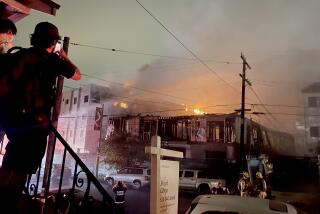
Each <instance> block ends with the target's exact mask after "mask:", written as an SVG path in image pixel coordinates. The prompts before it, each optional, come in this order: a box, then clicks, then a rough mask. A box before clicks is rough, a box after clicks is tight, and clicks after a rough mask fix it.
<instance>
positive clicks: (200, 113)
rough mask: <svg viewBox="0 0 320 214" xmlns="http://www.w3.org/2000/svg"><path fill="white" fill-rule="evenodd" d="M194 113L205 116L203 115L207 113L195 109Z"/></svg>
mask: <svg viewBox="0 0 320 214" xmlns="http://www.w3.org/2000/svg"><path fill="white" fill-rule="evenodd" d="M193 113H195V114H196V115H203V114H205V112H204V111H201V110H200V109H197V108H196V109H193Z"/></svg>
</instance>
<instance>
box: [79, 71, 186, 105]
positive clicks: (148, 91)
mask: <svg viewBox="0 0 320 214" xmlns="http://www.w3.org/2000/svg"><path fill="white" fill-rule="evenodd" d="M82 75H83V76H85V77H89V78H93V79H96V80H100V81H103V82H107V83H111V84H116V85H121V86H122V87H128V88H133V89H136V90H140V91H144V92H147V93H152V94H158V95H162V96H167V97H171V98H175V99H179V100H184V101H187V100H189V99H186V98H182V97H177V96H173V95H171V94H166V93H162V92H159V91H154V90H149V89H144V88H140V87H136V86H125V85H124V84H123V83H121V82H115V81H110V80H105V79H102V78H98V77H94V76H91V75H88V74H85V73H82ZM189 101H191V100H189Z"/></svg>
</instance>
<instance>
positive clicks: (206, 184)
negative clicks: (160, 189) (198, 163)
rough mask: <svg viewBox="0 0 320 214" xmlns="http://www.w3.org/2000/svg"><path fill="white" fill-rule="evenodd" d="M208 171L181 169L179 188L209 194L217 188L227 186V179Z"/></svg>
mask: <svg viewBox="0 0 320 214" xmlns="http://www.w3.org/2000/svg"><path fill="white" fill-rule="evenodd" d="M216 177H217V176H215V175H211V174H210V173H208V172H203V171H200V170H194V169H185V170H180V171H179V189H180V190H189V191H193V192H195V193H198V194H209V193H211V192H212V191H213V190H214V189H215V188H223V189H225V188H226V180H225V179H221V178H216Z"/></svg>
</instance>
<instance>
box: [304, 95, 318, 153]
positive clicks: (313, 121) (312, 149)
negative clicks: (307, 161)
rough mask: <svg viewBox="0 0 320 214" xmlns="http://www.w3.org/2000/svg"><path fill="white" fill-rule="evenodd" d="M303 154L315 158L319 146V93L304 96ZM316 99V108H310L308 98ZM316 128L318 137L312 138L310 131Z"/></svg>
mask: <svg viewBox="0 0 320 214" xmlns="http://www.w3.org/2000/svg"><path fill="white" fill-rule="evenodd" d="M304 97H305V99H304V106H305V123H306V124H305V154H306V155H307V156H316V154H317V152H318V151H317V150H318V147H319V146H320V93H307V94H305V96H304ZM311 97H317V98H318V100H319V102H318V103H317V106H315V107H312V106H310V103H309V98H311ZM315 127H318V132H319V135H318V136H312V133H311V129H312V128H315Z"/></svg>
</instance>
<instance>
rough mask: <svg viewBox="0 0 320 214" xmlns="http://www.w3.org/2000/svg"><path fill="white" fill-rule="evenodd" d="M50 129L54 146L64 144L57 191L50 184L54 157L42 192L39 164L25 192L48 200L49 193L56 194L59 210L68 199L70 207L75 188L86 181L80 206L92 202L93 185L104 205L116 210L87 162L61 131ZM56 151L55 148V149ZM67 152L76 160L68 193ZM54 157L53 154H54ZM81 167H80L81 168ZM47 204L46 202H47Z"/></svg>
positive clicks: (30, 176)
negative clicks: (65, 179) (66, 189)
mask: <svg viewBox="0 0 320 214" xmlns="http://www.w3.org/2000/svg"><path fill="white" fill-rule="evenodd" d="M50 131H51V132H52V133H53V135H54V136H55V138H54V146H56V141H57V140H58V141H59V142H60V143H61V144H62V146H63V156H62V163H61V169H60V176H58V177H59V182H58V183H59V185H58V190H57V192H56V193H54V194H53V192H52V191H50V184H51V177H52V170H53V158H52V160H51V163H50V167H49V168H50V170H49V175H48V179H49V180H48V182H47V185H46V186H45V188H44V189H43V188H42V192H41V193H40V195H39V185H40V177H41V175H40V174H41V166H39V169H38V171H37V173H36V180H33V181H32V180H31V178H32V175H29V176H28V179H27V183H26V188H25V193H26V194H27V195H29V196H31V197H33V198H39V197H42V198H44V199H45V201H47V200H46V199H48V197H49V194H50V195H55V204H54V209H55V210H56V211H58V210H59V207H61V206H62V204H63V203H65V201H66V200H69V202H68V203H69V207H70V204H71V203H72V200H74V199H75V198H74V197H75V194H76V192H75V190H76V188H83V186H84V184H85V183H86V184H87V186H86V188H85V190H84V194H83V196H81V201H80V202H79V203H77V204H78V206H85V205H86V204H88V203H90V201H92V199H93V197H92V196H91V195H90V190H91V186H92V185H93V188H94V190H95V191H97V192H98V193H100V195H101V196H102V200H101V202H102V205H103V206H105V208H108V209H109V210H108V211H110V212H112V210H114V200H113V198H112V197H111V196H110V195H109V193H108V192H107V191H106V189H105V188H104V187H103V186H102V185H101V183H100V182H99V181H98V179H97V178H96V177H95V176H94V175H93V174H92V172H91V171H90V170H89V168H88V167H87V166H86V164H85V163H84V162H83V161H82V160H81V159H80V157H79V156H78V155H77V154H76V153H75V152H74V151H73V149H72V148H71V147H70V146H69V144H68V143H67V142H66V141H65V140H64V139H63V137H62V136H61V135H60V134H59V132H58V131H57V130H56V129H55V128H54V127H53V126H52V125H50ZM53 152H55V150H53ZM67 153H68V154H69V155H70V156H71V158H72V159H73V160H74V162H75V165H74V171H73V179H72V185H71V188H70V189H69V191H68V193H67V194H66V193H64V192H63V189H62V188H63V187H62V185H63V178H64V173H65V171H66V170H65V164H66V156H67ZM52 157H53V156H52ZM79 168H80V169H79ZM80 174H84V175H85V178H86V182H85V178H83V177H80ZM45 206H46V202H45Z"/></svg>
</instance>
